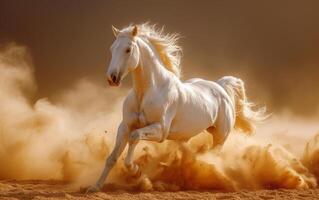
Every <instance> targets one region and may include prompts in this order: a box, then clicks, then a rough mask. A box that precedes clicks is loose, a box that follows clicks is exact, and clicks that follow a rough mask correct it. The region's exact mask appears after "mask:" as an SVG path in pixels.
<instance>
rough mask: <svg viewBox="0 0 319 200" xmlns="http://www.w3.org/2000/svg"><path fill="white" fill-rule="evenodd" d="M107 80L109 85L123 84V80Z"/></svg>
mask: <svg viewBox="0 0 319 200" xmlns="http://www.w3.org/2000/svg"><path fill="white" fill-rule="evenodd" d="M107 81H108V82H109V85H110V86H113V87H118V86H120V85H121V81H116V82H113V81H111V80H107Z"/></svg>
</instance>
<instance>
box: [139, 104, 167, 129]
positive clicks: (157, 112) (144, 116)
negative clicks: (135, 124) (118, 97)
mask: <svg viewBox="0 0 319 200" xmlns="http://www.w3.org/2000/svg"><path fill="white" fill-rule="evenodd" d="M162 113H163V103H161V101H159V100H158V99H148V100H145V101H143V102H142V104H141V106H140V114H139V115H140V117H139V120H140V122H145V123H146V124H149V123H153V122H157V121H159V120H160V119H161V116H162Z"/></svg>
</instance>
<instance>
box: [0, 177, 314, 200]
mask: <svg viewBox="0 0 319 200" xmlns="http://www.w3.org/2000/svg"><path fill="white" fill-rule="evenodd" d="M0 199H123V200H134V199H145V200H146V199H152V200H154V199H236V200H238V199H319V188H316V189H304V190H302V189H299V190H297V189H292V190H288V189H276V190H256V191H247V190H241V191H237V192H222V191H178V192H174V191H171V192H159V191H152V192H131V191H124V190H114V189H110V188H104V190H103V191H102V192H97V193H93V194H89V195H86V194H85V193H84V192H83V191H82V190H80V191H79V190H78V189H72V185H71V184H68V183H65V182H62V181H38V180H32V181H31V180H28V181H16V180H2V181H0Z"/></svg>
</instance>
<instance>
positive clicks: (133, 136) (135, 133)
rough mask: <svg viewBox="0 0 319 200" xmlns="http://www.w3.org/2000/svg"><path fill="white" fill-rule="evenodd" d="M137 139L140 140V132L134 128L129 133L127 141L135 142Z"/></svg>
mask: <svg viewBox="0 0 319 200" xmlns="http://www.w3.org/2000/svg"><path fill="white" fill-rule="evenodd" d="M138 140H140V133H139V132H138V131H137V130H135V131H133V132H132V133H131V135H130V138H129V141H130V142H131V143H135V142H137V141H138Z"/></svg>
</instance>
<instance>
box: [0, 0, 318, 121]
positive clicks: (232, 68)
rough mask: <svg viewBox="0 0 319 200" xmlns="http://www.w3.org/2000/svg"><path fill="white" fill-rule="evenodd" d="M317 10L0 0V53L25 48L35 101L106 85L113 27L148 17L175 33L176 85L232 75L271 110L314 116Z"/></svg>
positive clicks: (251, 2) (227, 2)
mask: <svg viewBox="0 0 319 200" xmlns="http://www.w3.org/2000/svg"><path fill="white" fill-rule="evenodd" d="M318 11H319V1H317V0H305V1H298V0H286V1H283V0H271V1H269V0H268V1H255V0H242V1H232V0H223V1H221V0H207V1H205V0H196V1H195V0H194V1H186V0H135V1H129V0H114V1H113V0H94V1H87V0H68V1H63V0H56V1H52V0H51V1H49V0H29V1H21V0H1V1H0V48H3V47H4V46H5V45H6V44H8V43H10V42H15V43H17V44H18V45H24V46H26V47H27V48H28V50H29V51H30V54H31V58H32V62H33V64H34V66H35V75H36V79H37V82H38V97H46V96H48V97H50V96H52V95H54V94H55V93H56V92H58V91H60V90H61V89H63V88H65V87H66V86H67V85H71V84H72V83H74V81H76V80H78V79H79V78H83V77H85V78H88V79H92V80H95V81H97V82H98V83H99V84H101V85H102V84H104V85H105V87H109V86H108V85H107V82H106V78H105V71H106V68H107V66H108V62H109V60H110V52H109V47H110V45H111V44H112V41H113V39H114V38H113V34H112V31H111V25H114V26H116V27H118V28H122V27H124V26H126V25H128V24H130V23H142V22H146V21H150V22H151V23H157V24H158V25H159V26H165V30H166V32H170V33H172V32H178V33H180V34H181V36H182V38H181V39H180V43H179V44H180V45H181V46H182V47H183V58H182V65H183V66H182V68H183V77H182V79H183V80H185V79H188V78H191V77H202V78H206V79H211V80H216V79H218V78H220V77H221V76H224V75H234V76H238V77H240V78H242V79H243V80H244V81H245V82H246V86H247V89H248V95H249V96H250V97H251V98H252V99H253V100H255V101H257V102H260V103H262V104H266V105H267V106H268V107H270V109H271V111H272V112H281V111H287V110H288V111H289V112H293V113H295V114H298V115H303V116H314V115H316V114H317V113H318V107H319V12H318ZM123 87H130V79H128V80H126V81H125V83H124V86H123ZM97 98H98V97H97Z"/></svg>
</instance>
